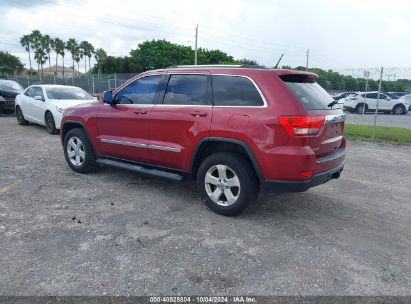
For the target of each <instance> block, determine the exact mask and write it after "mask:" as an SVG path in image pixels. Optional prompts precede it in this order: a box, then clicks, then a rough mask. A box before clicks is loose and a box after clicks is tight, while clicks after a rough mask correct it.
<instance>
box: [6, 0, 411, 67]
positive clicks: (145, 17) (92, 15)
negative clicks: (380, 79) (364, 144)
mask: <svg viewBox="0 0 411 304" xmlns="http://www.w3.org/2000/svg"><path fill="white" fill-rule="evenodd" d="M2 1H3V0H2ZM2 1H1V2H2ZM38 3H39V2H35V3H34V4H35V5H31V6H30V5H27V3H26V2H25V1H23V0H13V2H12V4H13V5H8V6H7V5H6V3H4V5H3V4H2V5H1V6H2V10H3V16H2V19H1V20H0V49H2V50H7V51H10V52H12V53H14V54H16V55H18V56H20V57H22V59H23V60H24V62H28V60H27V54H25V53H24V51H23V49H22V48H21V47H20V46H19V45H18V41H19V38H20V37H21V36H22V35H23V34H25V33H29V32H30V31H31V30H32V29H39V30H40V31H42V32H44V33H48V34H50V35H51V36H55V37H61V38H63V39H68V38H70V37H74V38H76V39H78V40H84V39H85V40H88V41H90V42H92V43H93V44H94V45H95V46H96V47H102V48H104V49H106V50H108V52H109V53H111V54H113V55H126V54H128V52H129V51H130V49H132V48H136V46H137V44H138V43H139V42H141V41H144V40H147V39H153V38H154V39H157V38H165V39H167V40H170V41H172V42H176V43H181V44H184V45H194V28H195V25H196V24H199V28H200V30H199V46H200V47H205V48H218V49H221V50H223V51H226V52H228V53H230V54H232V55H233V56H235V57H236V58H242V57H246V58H250V59H256V60H257V61H258V62H260V63H262V64H266V65H273V64H274V63H275V62H276V60H277V59H278V57H279V56H280V55H281V53H283V52H284V53H285V55H284V60H283V62H282V63H283V64H289V65H292V66H296V65H304V64H305V52H306V49H307V48H310V66H319V67H323V68H348V67H370V66H372V67H374V66H410V65H411V62H410V59H409V54H410V53H411V42H410V41H409V39H408V38H409V37H410V36H411V19H410V18H409V12H411V3H410V1H405V0H404V1H403V0H397V1H390V2H386V1H358V0H344V1H343V0H336V1H326V0H313V1H303V0H298V1H297V0H295V1H279V0H276V1H269V0H260V1H252V0H248V1H247V0H236V1H234V0H233V1H221V0H207V1H188V0H182V1H160V0H153V1H144V2H143V1H132V0H123V1H117V2H113V1H108V0H105V1H98V0H84V1H75V2H73V1H57V2H53V1H43V2H41V4H38ZM68 57H69V56H68ZM52 60H53V59H52ZM67 64H70V60H69V58H67Z"/></svg>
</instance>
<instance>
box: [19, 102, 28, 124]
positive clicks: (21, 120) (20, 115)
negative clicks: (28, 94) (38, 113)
mask: <svg viewBox="0 0 411 304" xmlns="http://www.w3.org/2000/svg"><path fill="white" fill-rule="evenodd" d="M16 118H17V123H18V124H19V125H21V126H26V125H28V124H29V122H28V121H27V120H26V119H25V118H24V115H23V111H22V110H21V109H20V107H19V106H17V107H16Z"/></svg>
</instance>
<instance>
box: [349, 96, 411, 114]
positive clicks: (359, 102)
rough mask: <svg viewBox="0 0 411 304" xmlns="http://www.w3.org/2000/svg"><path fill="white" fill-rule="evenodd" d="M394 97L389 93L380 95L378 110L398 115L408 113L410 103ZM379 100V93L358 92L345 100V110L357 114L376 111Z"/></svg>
mask: <svg viewBox="0 0 411 304" xmlns="http://www.w3.org/2000/svg"><path fill="white" fill-rule="evenodd" d="M393 97H394V96H393V95H390V94H388V93H380V102H379V104H378V110H379V111H381V112H387V113H393V114H396V115H401V114H406V113H407V111H408V102H407V101H406V100H404V99H400V98H393ZM377 98H378V92H367V93H364V92H358V93H356V94H352V95H349V96H347V97H346V98H345V100H344V110H347V111H350V112H356V113H363V111H364V112H368V111H375V109H376V107H377Z"/></svg>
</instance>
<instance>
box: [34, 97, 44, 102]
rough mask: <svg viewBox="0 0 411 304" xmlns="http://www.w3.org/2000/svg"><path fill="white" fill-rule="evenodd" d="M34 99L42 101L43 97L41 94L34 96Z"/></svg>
mask: <svg viewBox="0 0 411 304" xmlns="http://www.w3.org/2000/svg"><path fill="white" fill-rule="evenodd" d="M34 100H40V101H44V98H43V97H41V96H34Z"/></svg>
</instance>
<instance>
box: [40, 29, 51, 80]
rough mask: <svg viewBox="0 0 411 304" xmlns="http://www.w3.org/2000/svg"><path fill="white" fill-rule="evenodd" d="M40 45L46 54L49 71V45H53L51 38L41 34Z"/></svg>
mask: <svg viewBox="0 0 411 304" xmlns="http://www.w3.org/2000/svg"><path fill="white" fill-rule="evenodd" d="M40 43H41V47H42V48H43V50H44V52H45V53H46V54H47V58H48V60H49V70H50V73H51V56H50V53H51V47H52V45H53V39H51V37H50V35H47V34H46V35H43V37H41V42H40Z"/></svg>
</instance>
